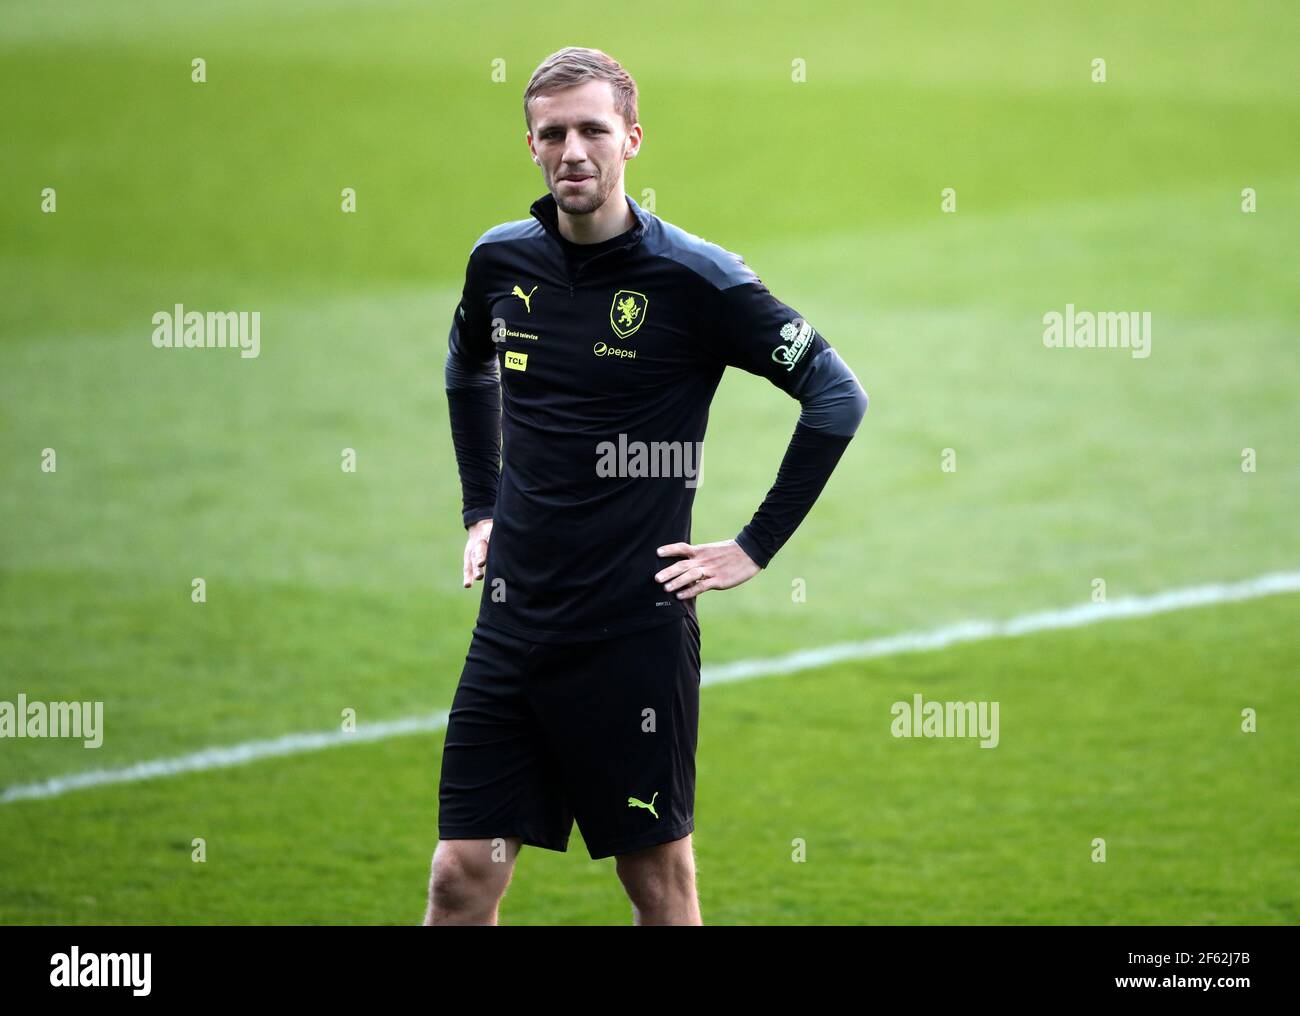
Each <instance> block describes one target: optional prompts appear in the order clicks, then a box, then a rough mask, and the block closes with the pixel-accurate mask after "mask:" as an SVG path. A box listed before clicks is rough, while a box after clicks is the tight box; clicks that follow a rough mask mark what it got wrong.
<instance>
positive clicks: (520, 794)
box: [438, 612, 700, 860]
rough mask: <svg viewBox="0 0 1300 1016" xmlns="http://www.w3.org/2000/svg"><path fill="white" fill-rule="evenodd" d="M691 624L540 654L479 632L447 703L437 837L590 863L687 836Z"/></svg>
mask: <svg viewBox="0 0 1300 1016" xmlns="http://www.w3.org/2000/svg"><path fill="white" fill-rule="evenodd" d="M699 713H700V629H699V622H698V621H697V620H696V617H695V614H694V612H690V613H688V614H686V615H685V616H683V617H679V618H675V619H674V620H673V621H672V622H670V623H668V624H661V625H657V626H655V627H653V628H648V629H643V630H641V631H636V632H632V633H630V634H627V635H619V636H617V637H613V638H606V639H601V640H598V641H586V642H570V643H564V644H561V645H544V644H541V643H536V642H529V641H527V640H526V639H521V638H517V637H515V636H513V635H508V634H506V633H505V632H502V631H500V630H499V629H495V628H488V627H486V626H485V625H482V624H479V625H476V627H475V628H474V634H473V637H472V639H471V640H470V646H469V653H468V654H467V656H466V658H465V669H464V670H463V671H462V672H461V676H460V684H459V685H458V686H457V688H456V695H455V698H454V699H453V700H452V705H451V714H450V717H449V718H448V721H447V737H446V742H445V746H444V748H443V754H442V776H441V779H440V781H439V785H438V801H439V812H438V835H439V838H440V839H444V840H457V839H493V838H495V837H498V836H518V837H521V838H522V839H523V841H524V843H526V844H529V845H531V846H535V847H545V848H546V849H547V850H560V851H564V850H567V849H568V845H569V834H570V833H571V832H572V830H573V821H574V818H575V817H576V818H577V821H578V828H579V829H580V830H581V831H582V838H583V841H584V842H585V843H586V845H587V851H588V853H590V854H591V857H592V859H593V860H595V859H598V858H602V857H610V856H613V855H615V854H622V853H627V852H629V851H632V850H639V849H641V848H643V847H649V846H653V845H654V844H657V843H667V842H669V841H671V840H678V839H681V838H682V837H683V836H686V835H687V834H689V833H691V832H693V831H694V829H695V748H696V742H697V737H698V730H699Z"/></svg>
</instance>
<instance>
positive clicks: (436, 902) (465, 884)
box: [425, 838, 519, 924]
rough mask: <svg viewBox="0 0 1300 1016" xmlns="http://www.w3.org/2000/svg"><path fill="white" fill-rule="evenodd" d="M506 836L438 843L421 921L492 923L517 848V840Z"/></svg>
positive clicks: (508, 878)
mask: <svg viewBox="0 0 1300 1016" xmlns="http://www.w3.org/2000/svg"><path fill="white" fill-rule="evenodd" d="M510 839H513V838H510ZM510 839H507V838H499V839H496V840H442V841H441V842H439V844H438V848H437V850H435V851H434V854H433V863H432V865H431V869H430V873H429V910H428V914H427V915H426V920H425V923H426V924H441V923H474V924H478V923H495V920H496V909H497V905H498V904H499V903H500V902H501V897H502V895H503V894H504V893H505V890H506V886H507V885H508V884H509V882H510V874H511V871H512V869H513V867H514V859H515V856H516V855H517V853H518V851H519V841H518V840H517V839H516V840H514V842H510Z"/></svg>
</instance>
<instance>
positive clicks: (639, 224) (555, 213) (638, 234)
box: [528, 191, 650, 256]
mask: <svg viewBox="0 0 1300 1016" xmlns="http://www.w3.org/2000/svg"><path fill="white" fill-rule="evenodd" d="M623 197H624V198H625V199H626V200H627V206H628V207H629V208H630V209H632V214H633V215H635V216H636V225H635V226H633V227H632V235H631V236H630V237H629V238H628V241H627V243H624V244H622V245H620V246H618V247H615V248H614V250H628V249H629V248H632V247H635V246H636V245H637V244H639V243H640V242H641V240H642V239H643V238H644V237H645V233H646V229H647V228H649V225H650V213H649V212H647V211H646V210H645V209H644V208H642V207H641V206H640V205H638V204H637V203H636V201H634V200H633V199H632V196H631V195H630V194H624V195H623ZM528 210H529V212H530V213H532V216H533V218H535V219H536V220H537V221H538V222H540V223H541V224H542V228H543V229H545V230H546V232H548V233H550V234H551V236H553V237H555V239H556V240H562V239H564V238H563V236H562V235H561V234H560V216H559V209H558V208H557V207H556V204H555V195H553V194H551V193H550V192H549V191H548V192H547V193H545V194H543V195H542V196H541V197H540V198H538V199H537V200H536V201H534V202H533V203H532V206H531V207H530V208H529V209H528ZM597 256H599V255H597Z"/></svg>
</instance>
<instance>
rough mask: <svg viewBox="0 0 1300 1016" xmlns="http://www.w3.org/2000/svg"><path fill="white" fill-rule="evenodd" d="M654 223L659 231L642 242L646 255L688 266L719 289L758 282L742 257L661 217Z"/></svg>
mask: <svg viewBox="0 0 1300 1016" xmlns="http://www.w3.org/2000/svg"><path fill="white" fill-rule="evenodd" d="M652 222H653V223H654V224H655V226H656V227H657V228H652V229H649V230H647V231H646V235H645V239H644V240H643V241H642V243H643V244H644V245H645V248H646V253H648V254H657V255H658V256H660V257H665V258H668V259H669V260H672V261H676V262H677V263H678V264H681V265H685V266H686V267H687V268H689V269H690V270H691V271H693V272H694V273H695V274H696V275H699V276H701V277H702V278H704V279H706V280H707V281H708V282H709V283H710V284H711V285H713V286H714V287H716V288H717V289H730V288H731V287H732V286H739V285H743V284H744V283H746V282H757V281H758V276H757V275H756V274H755V273H754V270H753V269H752V268H750V267H749V265H747V264H745V262H744V261H742V260H741V257H740V255H739V254H734V253H732V252H731V251H729V250H727V249H726V248H725V247H720V246H718V245H717V244H716V243H712V242H711V241H709V240H705V239H704V238H703V237H700V236H696V235H695V234H694V233H688V232H687V231H686V230H684V229H682V228H681V227H680V226H674V225H673V224H672V223H671V222H664V220H663V219H661V218H659V217H658V216H655V217H654V218H653V219H652Z"/></svg>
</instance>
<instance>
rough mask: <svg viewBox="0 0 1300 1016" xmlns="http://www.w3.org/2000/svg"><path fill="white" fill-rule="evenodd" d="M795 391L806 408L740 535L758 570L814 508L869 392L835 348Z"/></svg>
mask: <svg viewBox="0 0 1300 1016" xmlns="http://www.w3.org/2000/svg"><path fill="white" fill-rule="evenodd" d="M796 394H797V395H798V398H799V400H800V402H801V403H802V407H803V408H802V411H801V412H800V414H799V422H798V423H797V424H796V425H795V429H794V433H793V434H792V435H791V437H790V444H789V446H788V447H787V448H786V452H785V456H784V457H783V458H782V460H781V467H780V469H779V470H778V471H777V476H776V482H775V483H774V484H773V485H772V488H771V489H770V490H769V491H768V492H767V496H766V497H765V498H764V499H763V503H762V505H761V506H760V507H759V509H758V511H757V512H755V513H754V517H753V519H751V520H750V522H749V524H748V525H747V526H745V528H744V529H743V530H741V532H740V533H739V534H738V535H737V536H736V542H737V543H738V544H739V545H740V548H741V549H742V550H743V551H744V552H745V553H746V554H748V555H749V557H750V558H752V559H753V561H754V563H755V564H757V565H758V566H759V567H760V568H766V567H767V565H768V562H769V561H771V559H772V558H773V557H774V556H775V555H776V553H777V551H779V550H780V549H781V547H782V546H784V545H785V542H786V541H787V540H789V539H790V537H791V536H793V535H794V532H795V530H796V529H798V528H799V525H800V523H802V522H803V520H804V518H805V517H806V516H807V515H808V513H809V512H810V511H811V510H812V506H813V505H814V504H815V503H816V501H817V498H818V497H819V496H820V495H821V492H822V489H823V488H824V487H825V486H826V482H827V481H828V480H829V479H830V476H831V473H833V472H834V471H835V467H836V465H837V464H838V463H839V461H840V458H841V456H843V454H844V450H845V449H846V448H847V447H848V445H849V442H850V441H851V440H852V439H853V435H854V433H855V432H856V431H857V427H858V424H859V423H860V422H861V420H862V417H863V415H864V414H865V413H866V410H867V393H866V392H865V391H864V390H863V388H862V386H861V385H860V384H859V383H858V379H857V378H856V377H854V375H853V372H852V371H851V370H849V368H848V366H847V365H846V364H845V363H844V361H843V360H842V359H840V357H839V355H838V354H837V353H836V352H835V350H834V349H829V348H828V349H826V350H823V351H822V352H821V353H820V354H819V355H818V358H817V362H816V363H815V364H814V365H813V369H811V370H810V371H809V374H808V378H807V380H806V382H805V384H804V386H803V388H802V389H801V390H800V391H799V392H797V393H796Z"/></svg>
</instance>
